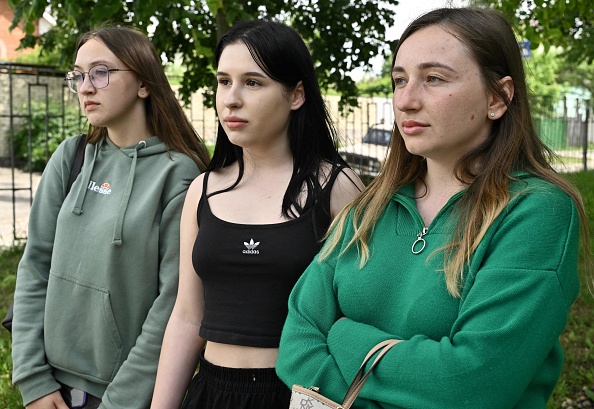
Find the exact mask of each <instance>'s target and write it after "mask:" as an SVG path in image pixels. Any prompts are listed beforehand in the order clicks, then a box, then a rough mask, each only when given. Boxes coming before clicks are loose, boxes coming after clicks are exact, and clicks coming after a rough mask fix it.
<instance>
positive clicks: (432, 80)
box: [427, 75, 443, 83]
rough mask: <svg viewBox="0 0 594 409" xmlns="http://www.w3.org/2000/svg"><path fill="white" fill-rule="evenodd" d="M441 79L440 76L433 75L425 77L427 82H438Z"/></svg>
mask: <svg viewBox="0 0 594 409" xmlns="http://www.w3.org/2000/svg"><path fill="white" fill-rule="evenodd" d="M442 81H443V80H442V79H441V78H440V77H436V76H435V75H429V76H428V77H427V82H431V83H438V82H442Z"/></svg>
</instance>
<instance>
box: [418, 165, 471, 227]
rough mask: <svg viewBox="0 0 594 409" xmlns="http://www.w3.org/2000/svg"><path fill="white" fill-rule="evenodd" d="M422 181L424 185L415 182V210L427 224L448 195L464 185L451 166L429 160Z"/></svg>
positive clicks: (447, 198)
mask: <svg viewBox="0 0 594 409" xmlns="http://www.w3.org/2000/svg"><path fill="white" fill-rule="evenodd" d="M424 182H425V184H424V185H423V184H422V183H417V184H416V186H415V196H416V197H417V199H416V203H417V210H418V211H419V213H420V214H421V217H422V218H423V221H424V222H425V225H426V226H429V224H430V223H431V221H433V218H434V217H435V216H436V215H437V213H438V212H439V210H441V208H442V207H443V206H445V204H446V203H447V202H448V200H449V199H450V197H452V196H453V195H454V194H456V193H458V192H459V191H461V190H462V189H464V188H465V186H464V184H462V183H461V182H460V181H459V180H458V179H457V178H456V177H455V176H454V171H453V168H452V167H444V166H439V165H437V164H435V163H431V162H429V161H428V162H427V174H426V175H425V179H424Z"/></svg>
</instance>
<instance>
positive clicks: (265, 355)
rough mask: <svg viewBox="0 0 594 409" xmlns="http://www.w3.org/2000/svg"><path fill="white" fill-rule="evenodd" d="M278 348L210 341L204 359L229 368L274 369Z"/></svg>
mask: <svg viewBox="0 0 594 409" xmlns="http://www.w3.org/2000/svg"><path fill="white" fill-rule="evenodd" d="M277 357H278V348H257V347H248V346H243V345H229V344H220V343H217V342H212V341H208V342H207V343H206V349H205V351H204V358H205V359H206V360H207V361H208V362H210V363H211V364H213V365H217V366H223V367H227V368H274V367H275V365H276V359H277Z"/></svg>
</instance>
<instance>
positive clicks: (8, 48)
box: [0, 0, 24, 61]
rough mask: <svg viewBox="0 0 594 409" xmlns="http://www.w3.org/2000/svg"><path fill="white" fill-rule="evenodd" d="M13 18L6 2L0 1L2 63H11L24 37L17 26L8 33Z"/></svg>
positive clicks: (0, 50) (0, 53)
mask: <svg viewBox="0 0 594 409" xmlns="http://www.w3.org/2000/svg"><path fill="white" fill-rule="evenodd" d="M13 16H14V13H13V12H12V9H11V8H10V6H9V5H8V0H0V60H4V61H12V60H14V59H15V58H16V55H17V51H16V49H17V47H18V46H19V45H20V41H21V38H22V37H23V36H24V34H23V31H22V30H21V28H20V27H18V26H17V27H15V28H14V30H12V32H10V31H8V27H10V25H11V24H12V17H13Z"/></svg>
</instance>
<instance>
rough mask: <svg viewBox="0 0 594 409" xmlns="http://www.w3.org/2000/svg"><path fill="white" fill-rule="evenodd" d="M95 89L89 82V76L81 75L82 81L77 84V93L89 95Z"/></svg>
mask: <svg viewBox="0 0 594 409" xmlns="http://www.w3.org/2000/svg"><path fill="white" fill-rule="evenodd" d="M95 90H96V88H95V86H94V85H93V83H92V82H91V76H90V75H89V74H88V73H87V74H83V80H82V82H81V83H80V84H78V93H79V94H89V93H92V92H95Z"/></svg>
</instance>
